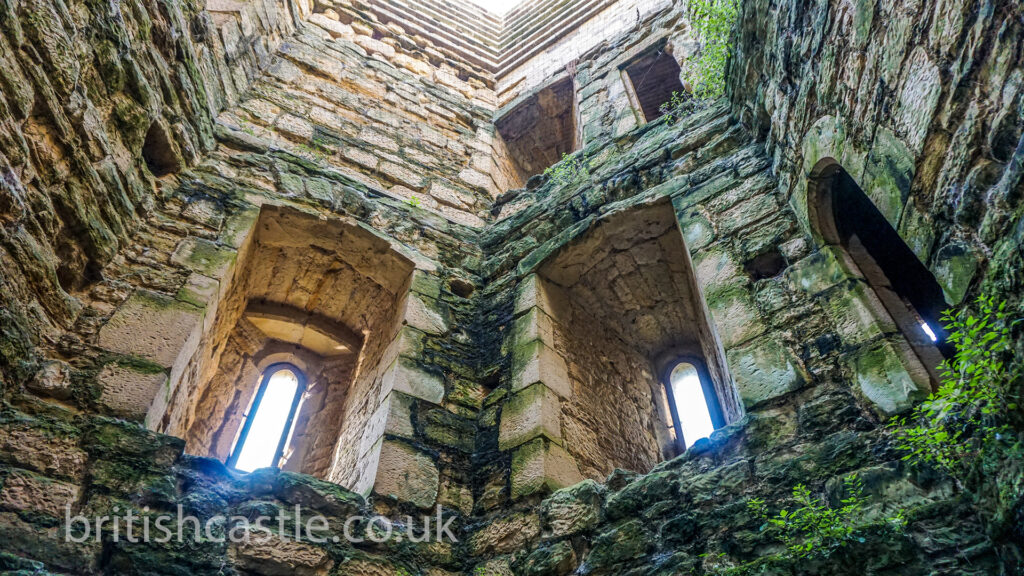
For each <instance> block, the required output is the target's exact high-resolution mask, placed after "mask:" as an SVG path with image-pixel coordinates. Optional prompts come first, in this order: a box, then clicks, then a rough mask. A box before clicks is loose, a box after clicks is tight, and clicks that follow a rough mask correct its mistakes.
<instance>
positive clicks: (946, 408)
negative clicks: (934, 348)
mask: <svg viewBox="0 0 1024 576" xmlns="http://www.w3.org/2000/svg"><path fill="white" fill-rule="evenodd" d="M975 309H976V311H975V313H973V314H972V313H970V312H968V311H964V310H961V311H952V310H948V311H946V312H945V313H944V314H943V316H942V320H943V322H945V323H946V328H947V330H948V331H949V338H948V340H949V342H950V343H952V344H953V345H954V346H955V347H956V355H955V356H954V357H953V359H952V360H950V361H947V362H944V363H943V364H942V365H941V366H940V368H939V373H940V375H941V383H940V385H939V389H938V390H937V391H936V392H935V393H933V394H932V395H931V396H929V397H928V399H927V400H925V401H924V402H922V403H921V404H920V405H918V406H917V407H915V408H914V410H913V412H912V413H911V414H910V416H909V417H907V418H896V419H893V420H892V421H891V422H890V423H889V428H890V429H891V430H892V431H893V432H894V433H895V438H896V445H897V447H899V448H900V449H902V450H904V451H905V455H904V456H903V459H904V460H909V461H913V462H925V463H930V464H934V465H936V466H939V467H940V468H942V469H944V470H945V471H946V472H947V473H949V474H950V475H951V476H953V477H954V478H957V479H959V480H961V481H963V479H964V478H966V477H967V476H969V475H970V474H971V473H972V471H974V470H975V469H976V468H977V467H978V466H979V465H983V464H984V462H986V461H990V462H998V461H1000V460H1003V459H1005V458H1009V457H1015V458H1020V457H1021V452H1022V450H1021V446H1020V443H1019V442H1017V441H1016V440H1014V436H1013V434H1011V431H1012V429H1011V427H1010V425H1009V422H1010V418H1011V416H1012V414H1013V413H1014V412H1015V411H1016V410H1017V398H1016V394H1015V389H1014V382H1016V381H1017V379H1018V378H1019V377H1020V368H1019V366H1017V365H1016V364H1014V363H1012V362H1010V361H1009V360H1010V359H1011V357H1012V354H1013V339H1012V335H1011V328H1012V325H1013V323H1012V322H1011V321H1010V318H1009V316H1008V314H1007V313H1006V303H1005V302H1000V303H998V304H997V303H996V301H995V299H994V298H992V297H987V296H982V297H980V298H978V299H977V300H976V301H975Z"/></svg>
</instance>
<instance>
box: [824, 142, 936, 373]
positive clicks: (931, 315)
mask: <svg viewBox="0 0 1024 576" xmlns="http://www.w3.org/2000/svg"><path fill="white" fill-rule="evenodd" d="M807 204H808V211H809V214H810V218H811V223H812V225H813V226H814V227H815V229H816V230H817V232H818V233H819V234H821V236H822V239H823V240H824V241H825V242H826V243H827V244H829V245H832V246H833V247H836V248H838V249H840V250H841V251H842V253H843V254H844V255H845V256H846V258H848V263H849V264H852V265H853V266H854V267H856V269H857V271H858V272H859V274H860V275H861V276H862V277H863V279H864V281H865V283H866V284H867V285H868V286H869V287H870V288H871V291H872V292H873V293H874V295H875V297H877V299H878V301H879V302H880V303H881V304H882V307H883V308H884V309H885V311H886V312H888V314H889V316H890V318H891V320H892V322H893V323H894V324H895V325H896V326H897V328H898V329H899V331H900V332H901V333H902V335H903V337H904V338H905V339H906V341H907V343H908V344H909V345H910V347H911V348H912V349H913V350H914V352H915V354H916V355H917V357H918V358H919V359H920V360H921V363H922V364H923V365H924V367H925V368H926V369H927V370H928V372H929V373H930V374H931V376H932V379H933V385H935V383H936V382H937V381H938V376H937V367H938V365H939V364H940V363H941V361H942V359H943V357H945V358H949V357H951V356H952V355H953V353H954V351H953V347H952V346H951V345H950V343H949V342H948V334H947V333H946V331H945V329H944V328H943V325H942V319H941V318H942V311H943V310H945V309H946V308H947V307H948V304H947V302H946V300H945V295H944V293H943V291H942V287H941V286H940V285H939V283H938V281H937V280H936V279H935V276H934V275H933V274H932V272H931V271H930V270H929V269H928V267H927V266H925V264H924V263H923V262H921V260H920V259H919V258H918V256H917V254H915V253H914V251H913V250H911V249H910V247H909V246H908V245H907V243H906V242H904V240H903V238H902V237H901V236H900V235H899V233H898V232H897V231H896V229H895V228H893V226H892V224H891V223H890V222H889V220H888V219H887V218H886V217H885V215H884V214H883V213H882V211H881V210H879V209H878V206H876V205H875V203H874V202H873V201H872V199H871V198H870V197H868V195H867V194H866V193H865V192H864V190H862V189H861V187H860V186H858V185H857V183H856V182H855V181H854V179H853V177H852V176H850V174H849V173H848V172H847V171H846V170H844V169H843V167H842V166H840V165H839V164H838V163H837V162H835V160H832V159H824V160H822V161H821V162H819V164H818V166H816V167H815V169H814V170H812V172H811V177H810V183H809V186H808V198H807Z"/></svg>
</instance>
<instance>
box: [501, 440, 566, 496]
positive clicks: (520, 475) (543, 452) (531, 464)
mask: <svg viewBox="0 0 1024 576" xmlns="http://www.w3.org/2000/svg"><path fill="white" fill-rule="evenodd" d="M582 480H583V475H582V474H581V473H580V470H579V466H577V465H576V460H575V459H574V458H573V457H572V455H570V454H569V453H568V452H566V451H565V450H564V449H563V448H562V447H561V446H559V445H557V444H555V443H553V442H551V441H549V440H547V439H545V438H536V439H534V440H532V441H530V442H527V443H526V444H523V445H522V446H520V447H519V448H517V449H516V451H515V452H514V453H513V454H512V472H511V484H512V498H513V499H519V498H522V497H523V496H527V495H530V494H535V493H537V492H540V491H542V490H549V491H555V490H559V489H561V488H565V487H566V486H572V485H573V484H576V483H577V482H581V481H582Z"/></svg>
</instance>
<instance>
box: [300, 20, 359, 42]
mask: <svg viewBox="0 0 1024 576" xmlns="http://www.w3.org/2000/svg"><path fill="white" fill-rule="evenodd" d="M308 22H309V23H311V24H316V25H317V26H319V27H321V28H323V29H324V30H326V31H327V33H328V34H330V35H331V38H345V39H351V38H352V37H354V36H355V35H356V33H355V31H354V30H353V29H352V27H351V26H349V25H348V24H344V23H342V22H339V21H337V20H332V19H330V18H328V17H326V16H324V15H323V14H310V16H309V20H308Z"/></svg>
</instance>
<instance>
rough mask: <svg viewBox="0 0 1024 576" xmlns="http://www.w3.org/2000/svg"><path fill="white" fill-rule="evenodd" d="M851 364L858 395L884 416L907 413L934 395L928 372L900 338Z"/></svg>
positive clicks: (865, 351)
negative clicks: (930, 393) (912, 407)
mask: <svg viewBox="0 0 1024 576" xmlns="http://www.w3.org/2000/svg"><path fill="white" fill-rule="evenodd" d="M847 363H848V365H849V366H850V367H851V369H852V370H853V374H854V381H855V382H856V384H857V392H858V393H859V394H860V395H862V396H863V397H865V398H867V399H868V400H870V401H871V403H872V404H873V405H874V406H875V408H876V411H877V412H878V413H879V414H880V415H882V416H886V417H888V416H892V415H894V414H899V413H901V412H904V411H906V410H908V409H910V407H911V406H913V404H914V402H916V401H918V400H922V399H924V398H925V397H926V396H927V395H928V394H929V392H931V380H930V377H929V375H928V371H927V370H926V369H925V367H924V366H923V365H922V364H921V362H920V360H918V358H917V356H916V355H915V354H914V352H913V350H911V348H910V345H909V344H907V343H906V341H905V340H903V338H902V337H900V336H894V337H892V338H890V339H889V340H884V341H882V342H879V343H877V344H874V345H872V346H868V347H865V348H863V349H861V350H860V351H858V352H857V353H856V354H853V355H852V357H851V358H849V359H848V360H847Z"/></svg>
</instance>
